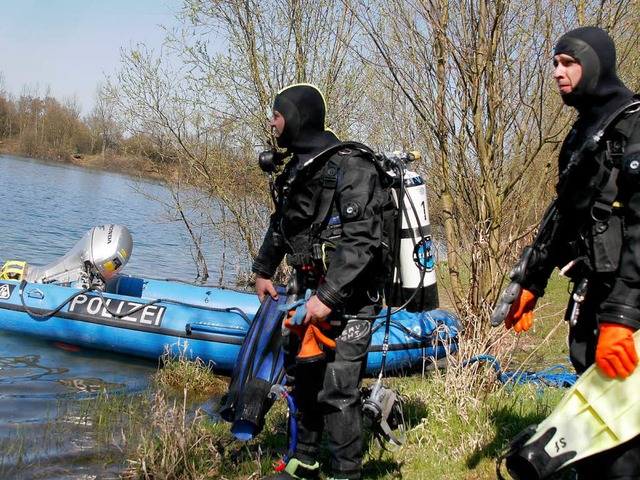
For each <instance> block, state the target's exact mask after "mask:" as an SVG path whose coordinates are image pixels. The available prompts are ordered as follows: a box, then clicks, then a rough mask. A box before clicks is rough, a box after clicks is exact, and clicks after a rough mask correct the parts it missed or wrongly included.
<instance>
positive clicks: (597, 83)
mask: <svg viewBox="0 0 640 480" xmlns="http://www.w3.org/2000/svg"><path fill="white" fill-rule="evenodd" d="M554 53H555V54H561V53H566V54H568V55H571V56H572V57H573V58H575V59H577V60H578V61H579V62H580V64H581V66H582V68H583V71H582V77H581V79H580V81H579V83H578V85H577V88H575V89H574V90H573V92H572V93H569V94H567V95H564V96H563V100H564V102H565V103H566V104H567V105H569V106H573V107H575V108H576V109H577V110H578V112H579V116H578V118H577V120H576V122H575V123H574V125H573V127H572V129H571V131H570V132H569V134H568V135H567V138H566V139H565V141H564V144H563V146H562V149H561V152H560V157H559V160H558V166H559V172H560V181H559V182H558V185H557V190H558V195H559V199H561V201H560V202H559V204H558V209H559V220H558V225H557V227H558V229H557V231H556V234H555V236H554V238H553V240H552V241H551V243H550V244H549V245H547V249H546V251H545V252H544V253H543V254H542V255H539V257H538V259H537V261H536V262H535V266H534V268H532V269H530V271H529V272H528V275H527V278H526V279H525V281H524V282H523V287H524V288H527V289H529V290H530V291H532V292H533V293H534V294H536V295H538V296H540V295H542V294H543V293H544V289H545V287H546V284H547V280H548V278H549V275H550V274H551V271H552V270H553V269H554V268H555V267H557V268H563V267H567V266H569V265H571V268H568V269H567V275H568V276H569V277H570V278H571V279H572V281H573V283H574V292H572V293H576V290H577V289H580V288H582V287H584V286H586V296H585V297H584V302H582V303H581V304H579V305H576V302H575V301H574V300H573V298H574V296H573V295H572V297H571V299H570V302H569V306H568V308H567V312H566V316H565V317H566V320H568V321H569V322H570V334H569V343H570V355H571V360H572V363H573V365H574V366H575V368H576V371H577V372H578V373H582V372H583V371H584V370H585V369H586V368H587V367H589V366H590V365H592V364H593V363H594V362H595V352H596V346H597V341H598V332H599V327H598V326H599V324H600V323H615V324H620V325H625V326H627V327H631V328H633V329H636V330H637V329H638V328H640V123H639V119H640V114H639V113H638V112H637V109H634V110H632V111H630V112H627V113H625V114H624V115H622V116H621V117H619V119H618V120H617V121H616V122H614V123H613V124H612V125H611V127H610V128H609V129H608V130H607V133H606V134H605V135H604V137H603V138H602V139H601V140H600V141H599V142H598V144H597V145H598V147H597V148H596V149H595V150H594V151H592V150H589V149H587V150H586V154H585V156H584V157H583V158H582V160H580V161H579V163H576V164H575V165H577V167H576V168H573V165H572V162H573V161H574V160H575V158H574V157H572V156H573V154H574V153H575V152H576V151H578V150H579V149H580V148H581V147H582V146H583V145H584V144H585V142H587V141H589V139H590V138H592V137H593V135H594V133H595V132H596V131H597V130H598V129H599V128H600V127H601V126H602V123H603V121H604V120H605V119H606V118H607V117H609V116H610V115H611V114H612V113H613V112H615V111H617V110H619V109H620V107H622V106H624V105H626V104H629V103H630V102H631V100H632V99H633V97H634V96H633V93H632V92H631V91H630V90H628V89H627V88H626V87H625V86H624V85H623V83H622V82H621V81H620V80H619V79H618V77H617V75H616V69H615V62H616V56H615V46H614V44H613V41H612V40H611V39H610V38H609V36H608V35H607V34H606V33H605V32H604V31H602V30H600V29H598V28H593V27H584V28H579V29H576V30H573V31H571V32H569V33H567V34H565V35H564V36H563V37H561V38H560V40H559V41H558V44H557V45H556V47H555V51H554ZM612 175H613V176H612ZM616 175H617V177H616ZM610 179H611V181H610ZM603 192H606V193H603ZM538 253H539V252H538ZM585 280H586V283H583V282H584V281H585ZM578 293H583V292H578ZM578 297H579V295H578ZM576 298H577V297H576ZM611 408H612V409H615V408H616V406H615V404H612V405H611ZM577 469H578V472H579V478H580V479H581V480H582V479H586V478H593V479H596V478H597V479H610V478H640V439H639V438H638V437H637V438H636V439H634V440H632V441H631V442H627V444H625V445H622V446H621V447H618V448H616V449H613V450H610V451H607V452H603V453H601V454H597V455H595V456H593V457H590V458H587V459H586V460H584V461H582V462H579V463H578V465H577Z"/></svg>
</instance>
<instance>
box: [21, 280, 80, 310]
mask: <svg viewBox="0 0 640 480" xmlns="http://www.w3.org/2000/svg"><path fill="white" fill-rule="evenodd" d="M27 283H28V282H27V281H26V280H22V281H21V282H20V288H19V290H18V294H19V295H20V302H22V308H24V311H25V312H27V313H28V314H29V315H31V316H32V317H34V318H38V319H39V318H49V317H52V316H53V315H55V314H56V313H58V312H59V311H60V310H62V307H64V306H65V305H66V304H67V303H69V302H70V301H71V300H73V299H74V298H76V297H77V296H80V295H84V294H85V293H87V292H88V291H90V290H91V289H90V288H83V289H82V290H79V291H77V292H76V293H74V294H73V295H71V296H70V297H69V298H67V299H66V300H65V301H64V302H62V303H61V304H60V305H58V307H56V308H54V309H53V310H49V311H45V312H44V313H37V312H35V311H33V310H31V309H30V308H29V307H28V306H27V304H26V303H25V301H24V287H25V286H26V285H27Z"/></svg>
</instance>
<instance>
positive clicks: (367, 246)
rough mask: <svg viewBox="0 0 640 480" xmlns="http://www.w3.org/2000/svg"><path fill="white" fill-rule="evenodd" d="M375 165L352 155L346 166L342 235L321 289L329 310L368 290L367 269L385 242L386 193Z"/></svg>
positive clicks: (340, 199) (340, 197) (340, 200)
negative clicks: (358, 292)
mask: <svg viewBox="0 0 640 480" xmlns="http://www.w3.org/2000/svg"><path fill="white" fill-rule="evenodd" d="M380 180H381V179H380V176H379V173H378V171H377V170H376V167H375V165H374V164H373V163H372V162H371V161H370V160H368V159H365V158H362V157H360V156H353V157H351V158H349V160H348V161H345V162H344V163H343V166H342V169H341V173H340V177H339V180H338V187H337V189H336V208H337V209H338V211H339V213H340V220H341V223H342V236H341V239H340V242H339V244H338V246H337V249H336V251H335V253H334V255H333V258H332V260H331V264H330V266H329V268H328V270H327V272H326V275H325V278H324V281H323V282H322V284H321V285H320V287H319V288H318V292H317V294H318V297H319V298H320V300H321V301H322V302H323V303H325V304H326V305H328V306H329V307H331V308H333V309H336V308H340V307H341V306H342V305H343V304H344V302H345V300H346V298H347V297H348V296H349V295H350V294H351V293H352V292H353V290H354V289H357V288H366V286H367V285H368V284H369V283H370V282H368V281H367V276H368V273H367V271H368V269H371V268H375V262H376V259H379V258H380V250H381V243H382V228H383V225H382V206H383V195H384V193H383V192H384V191H383V189H382V187H381V185H380Z"/></svg>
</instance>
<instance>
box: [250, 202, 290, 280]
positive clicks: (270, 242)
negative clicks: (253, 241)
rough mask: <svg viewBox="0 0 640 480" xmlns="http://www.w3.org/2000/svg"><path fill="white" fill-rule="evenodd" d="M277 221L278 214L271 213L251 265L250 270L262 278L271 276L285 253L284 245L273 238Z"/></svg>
mask: <svg viewBox="0 0 640 480" xmlns="http://www.w3.org/2000/svg"><path fill="white" fill-rule="evenodd" d="M279 221H280V215H278V214H277V213H274V214H273V215H271V220H270V222H269V228H268V229H267V233H266V234H265V236H264V240H263V241H262V245H261V246H260V250H259V251H258V255H257V256H256V258H255V259H254V260H253V264H252V265H251V271H252V272H253V273H255V274H256V275H259V276H261V277H264V278H271V277H272V276H273V274H274V273H275V271H276V269H277V268H278V266H279V265H280V262H282V259H283V258H284V255H285V249H284V246H283V245H281V244H280V245H279V244H278V242H276V240H275V238H276V236H275V234H274V233H275V232H276V231H277V223H278V222H279ZM280 243H282V242H280Z"/></svg>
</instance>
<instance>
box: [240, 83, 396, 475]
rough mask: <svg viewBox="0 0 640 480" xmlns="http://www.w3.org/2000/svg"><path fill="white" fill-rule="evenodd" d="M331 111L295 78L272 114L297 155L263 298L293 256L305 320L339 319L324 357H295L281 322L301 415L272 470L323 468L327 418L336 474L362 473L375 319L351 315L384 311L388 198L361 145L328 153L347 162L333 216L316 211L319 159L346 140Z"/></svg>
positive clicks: (282, 194)
mask: <svg viewBox="0 0 640 480" xmlns="http://www.w3.org/2000/svg"><path fill="white" fill-rule="evenodd" d="M325 110H326V106H325V102H324V98H323V96H322V94H321V93H320V92H319V90H318V89H317V88H315V87H314V86H311V85H307V84H298V85H292V86H290V87H287V88H285V89H283V90H282V91H281V92H280V93H279V94H278V95H277V96H276V98H275V101H274V106H273V111H274V119H273V120H272V121H271V122H270V125H271V126H272V128H273V130H274V134H275V136H276V138H277V143H278V146H279V147H280V148H286V149H287V150H288V153H291V154H293V156H292V157H291V159H290V160H289V161H288V162H287V164H286V165H285V167H284V170H283V172H282V174H280V175H279V176H278V178H277V179H276V187H275V191H276V195H275V199H276V209H275V212H274V213H273V215H272V216H271V220H270V226H269V229H268V231H267V233H266V235H265V238H264V241H263V243H262V246H261V248H260V251H259V253H258V256H257V257H256V258H255V260H254V262H253V266H252V270H253V272H254V273H255V274H256V290H257V292H258V294H259V295H260V296H261V298H263V297H264V296H265V295H267V294H269V295H271V296H274V297H275V296H277V294H276V292H275V290H274V289H273V285H272V284H271V281H270V280H269V279H270V278H271V277H272V275H273V274H274V272H275V271H276V268H277V267H278V266H279V264H280V262H281V261H282V260H283V258H285V256H286V260H287V263H288V264H289V265H291V266H292V267H293V275H292V278H291V280H290V281H289V285H288V293H289V294H291V295H295V296H297V297H298V298H301V297H304V295H305V292H306V291H307V289H311V290H312V291H313V292H315V294H314V295H313V296H312V297H311V298H309V300H307V302H306V304H305V305H306V315H305V318H304V321H305V323H307V322H312V323H315V322H318V321H321V320H323V319H324V318H327V320H328V321H329V322H330V324H331V329H330V330H329V331H328V333H327V335H328V336H329V337H330V338H333V339H335V342H336V347H335V349H326V350H325V351H326V358H325V359H323V360H320V361H314V362H306V363H301V362H296V359H295V356H296V353H297V349H298V347H299V343H300V342H299V340H298V338H297V337H296V335H293V334H291V333H288V331H287V329H286V328H283V341H284V350H285V369H286V372H287V375H288V377H289V380H290V383H291V384H292V386H293V397H294V399H295V403H296V407H297V409H298V411H299V412H300V414H301V415H300V418H299V420H298V444H297V448H296V451H295V453H294V455H293V459H292V460H291V461H290V462H289V465H288V466H287V469H286V470H285V471H284V472H281V473H279V474H276V475H275V476H273V477H270V478H316V477H317V476H318V473H319V463H318V454H319V450H320V442H321V439H322V432H323V428H324V423H325V419H326V424H327V430H328V449H329V454H330V460H331V469H332V474H333V478H336V479H359V478H360V475H361V474H360V471H361V464H362V457H363V450H364V442H363V437H364V432H363V421H362V406H361V399H360V382H361V379H362V375H363V373H364V368H365V367H366V353H367V349H368V347H369V344H370V341H371V324H372V322H371V320H364V319H362V320H361V319H350V320H348V321H347V320H346V319H345V317H344V315H345V314H347V315H359V316H361V317H373V316H375V315H376V314H377V313H378V312H379V311H380V309H381V303H382V294H383V284H384V268H383V263H382V238H383V231H382V229H383V226H382V213H381V212H382V208H383V203H384V198H385V197H384V195H383V190H382V188H381V184H380V181H381V178H380V176H379V174H378V172H377V170H376V167H375V165H374V164H373V162H372V161H371V160H370V159H368V158H365V157H363V156H361V155H359V153H358V151H356V150H352V149H343V150H341V151H338V152H337V153H336V154H335V155H333V156H332V157H331V158H330V159H331V160H334V161H335V163H336V165H339V174H338V175H337V185H335V199H334V200H333V205H332V207H331V208H330V209H329V210H328V211H330V214H329V215H328V217H329V218H327V219H324V218H316V216H317V215H318V209H319V205H317V204H318V203H319V198H320V197H321V195H320V194H321V190H322V189H323V182H324V181H327V180H326V178H327V172H326V171H327V167H326V165H327V163H328V161H327V159H326V158H325V159H318V161H317V162H315V161H312V159H313V158H314V157H315V156H316V155H318V153H320V152H322V151H324V150H325V149H327V148H328V147H330V146H332V145H336V144H338V143H339V140H338V138H337V137H336V136H335V135H334V134H333V132H331V131H330V130H327V129H325ZM278 119H279V122H280V123H278ZM283 124H284V126H283ZM332 178H333V179H336V176H335V175H333V176H332ZM327 314H328V317H326V315H327ZM287 333H288V334H287Z"/></svg>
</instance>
